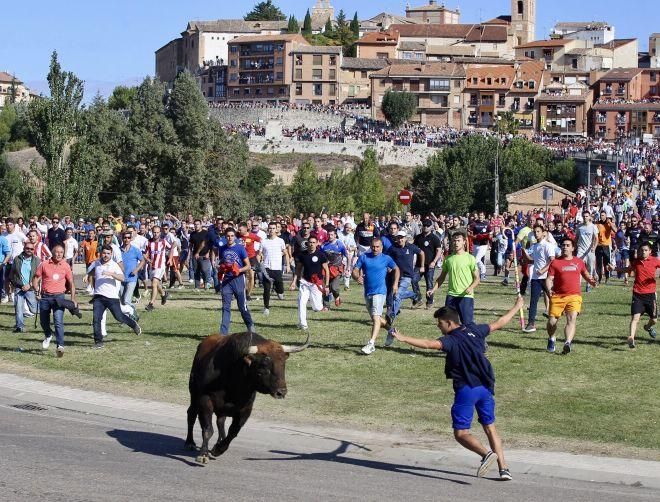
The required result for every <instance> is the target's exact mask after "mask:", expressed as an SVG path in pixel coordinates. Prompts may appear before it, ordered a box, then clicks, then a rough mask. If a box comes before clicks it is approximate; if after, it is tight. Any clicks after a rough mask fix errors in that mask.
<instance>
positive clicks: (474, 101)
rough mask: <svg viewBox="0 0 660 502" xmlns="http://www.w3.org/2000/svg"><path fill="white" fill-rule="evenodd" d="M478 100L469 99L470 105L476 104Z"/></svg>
mask: <svg viewBox="0 0 660 502" xmlns="http://www.w3.org/2000/svg"><path fill="white" fill-rule="evenodd" d="M477 103H478V101H477V100H476V99H471V100H470V106H477Z"/></svg>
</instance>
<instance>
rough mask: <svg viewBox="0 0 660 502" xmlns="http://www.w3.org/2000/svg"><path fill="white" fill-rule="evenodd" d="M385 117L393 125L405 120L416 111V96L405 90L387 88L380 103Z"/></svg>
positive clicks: (395, 125) (398, 124)
mask: <svg viewBox="0 0 660 502" xmlns="http://www.w3.org/2000/svg"><path fill="white" fill-rule="evenodd" d="M381 107H382V110H383V114H384V115H385V118H386V119H387V120H388V121H389V122H390V123H391V124H392V126H393V127H399V126H400V125H401V124H403V123H404V122H407V121H408V120H409V119H410V118H411V117H412V116H413V115H414V114H415V112H416V111H417V96H415V95H414V94H411V93H409V92H406V91H392V90H390V89H388V90H387V91H386V92H385V96H384V97H383V104H382V105H381Z"/></svg>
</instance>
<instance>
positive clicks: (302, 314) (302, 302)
mask: <svg viewBox="0 0 660 502" xmlns="http://www.w3.org/2000/svg"><path fill="white" fill-rule="evenodd" d="M307 243H308V246H309V247H308V249H307V252H303V253H301V254H299V255H298V257H297V259H296V273H295V274H294V275H293V280H292V281H291V285H290V286H289V289H290V290H291V291H295V290H296V284H299V288H298V328H299V329H302V330H307V302H308V301H311V303H312V310H313V311H314V312H320V311H322V310H328V309H327V308H325V307H323V295H324V294H326V292H327V291H328V284H329V281H330V271H329V269H328V258H327V257H326V256H325V253H324V252H323V251H321V248H319V241H318V239H317V238H316V237H314V236H312V235H310V236H309V239H308V240H307Z"/></svg>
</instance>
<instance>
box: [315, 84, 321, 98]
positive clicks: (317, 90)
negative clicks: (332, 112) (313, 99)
mask: <svg viewBox="0 0 660 502" xmlns="http://www.w3.org/2000/svg"><path fill="white" fill-rule="evenodd" d="M314 96H323V84H314Z"/></svg>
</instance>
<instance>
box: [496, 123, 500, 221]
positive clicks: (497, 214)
mask: <svg viewBox="0 0 660 502" xmlns="http://www.w3.org/2000/svg"><path fill="white" fill-rule="evenodd" d="M499 214H500V134H499V132H498V133H497V145H495V216H499Z"/></svg>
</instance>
